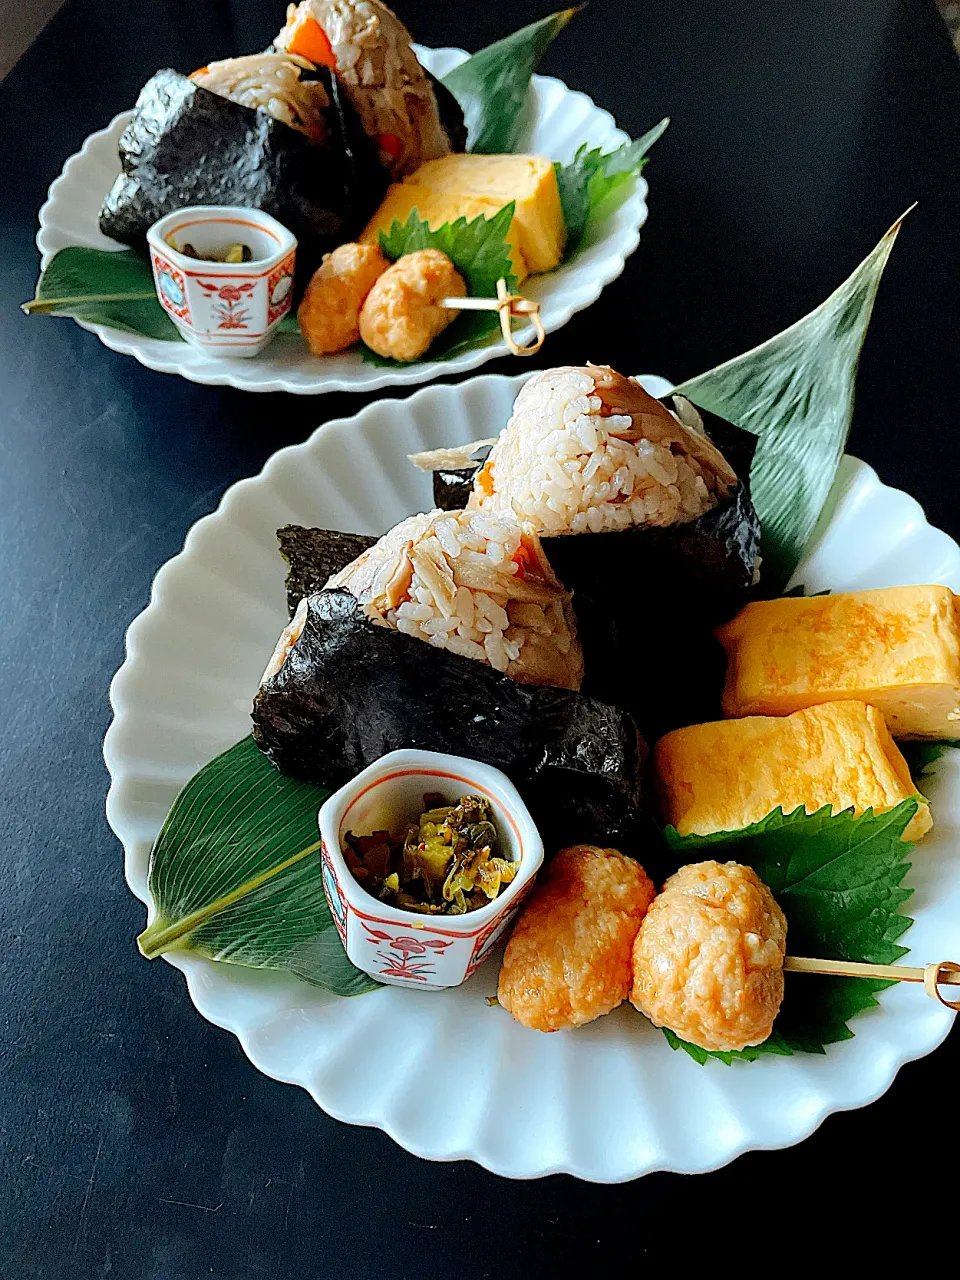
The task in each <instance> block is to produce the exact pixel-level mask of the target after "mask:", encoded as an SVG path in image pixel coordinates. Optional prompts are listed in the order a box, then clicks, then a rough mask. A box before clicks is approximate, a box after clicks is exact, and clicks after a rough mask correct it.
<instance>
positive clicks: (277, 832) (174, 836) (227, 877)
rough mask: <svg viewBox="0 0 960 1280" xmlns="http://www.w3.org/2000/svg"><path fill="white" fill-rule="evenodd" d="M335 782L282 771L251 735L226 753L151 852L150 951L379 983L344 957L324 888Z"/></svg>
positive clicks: (143, 944)
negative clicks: (322, 823) (326, 820)
mask: <svg viewBox="0 0 960 1280" xmlns="http://www.w3.org/2000/svg"><path fill="white" fill-rule="evenodd" d="M327 794H328V793H327V792H325V791H322V790H321V789H320V788H319V787H313V786H310V785H309V784H308V783H305V782H296V781H294V780H293V779H292V778H285V777H284V776H283V775H282V774H279V773H277V771H276V770H275V769H274V768H273V767H272V766H271V765H270V763H269V762H268V761H267V759H266V758H265V757H264V756H263V755H262V754H261V753H260V751H258V750H257V747H256V746H255V745H254V742H253V739H252V738H244V739H243V741H242V742H238V743H237V744H236V746H234V747H231V748H230V750H229V751H225V752H224V753H223V755H220V756H217V758H216V759H215V760H212V761H211V762H210V763H209V764H208V765H205V766H204V768H202V769H201V770H200V772H199V773H197V774H195V775H194V777H193V778H191V779H190V781H189V782H188V783H187V785H186V786H185V787H184V789H183V790H182V791H181V792H180V794H179V796H177V799H176V800H175V801H174V805H173V808H172V809H171V810H170V813H169V815H168V816H167V820H166V822H165V823H164V824H163V829H162V830H161V832H160V835H159V836H158V837H157V842H156V844H155V846H154V849H153V853H152V855H151V859H150V892H151V894H152V896H153V901H154V903H155V905H156V909H157V915H156V918H155V919H154V920H153V922H152V923H151V924H150V925H149V926H148V927H147V928H146V929H145V930H144V931H143V933H142V934H141V935H140V937H139V938H138V939H137V941H138V945H139V947H140V950H141V951H142V952H143V954H144V955H145V956H147V957H148V958H149V959H152V958H153V957H154V956H158V955H162V954H163V953H164V952H167V951H173V950H180V951H194V952H196V953H197V954H198V955H203V956H207V957H208V958H209V959H211V960H221V961H226V962H227V963H230V964H240V965H248V966H250V967H252V968H255V969H284V970H287V971H289V972H291V973H294V974H296V975H297V976H298V977H301V978H304V979H306V981H307V982H312V983H314V984H315V985H316V986H321V987H325V988H326V989H327V990H328V991H333V992H335V993H336V994H337V995H343V996H347V995H358V994H360V993H361V992H364V991H373V990H374V989H375V988H376V986H377V984H376V983H375V982H373V981H372V980H371V979H370V978H368V977H367V975H366V974H365V973H361V971H360V970H359V969H357V968H355V967H354V966H353V965H352V964H351V963H350V961H349V960H348V959H347V957H346V954H345V952H344V950H343V947H342V946H341V945H340V939H339V937H338V936H337V932H336V929H335V927H334V923H333V920H332V918H331V916H330V911H329V908H328V906H327V902H326V898H325V896H324V892H323V882H322V879H321V862H320V856H319V849H320V841H319V839H318V837H317V812H318V810H319V808H320V805H321V804H322V803H323V801H324V800H325V799H326V796H327Z"/></svg>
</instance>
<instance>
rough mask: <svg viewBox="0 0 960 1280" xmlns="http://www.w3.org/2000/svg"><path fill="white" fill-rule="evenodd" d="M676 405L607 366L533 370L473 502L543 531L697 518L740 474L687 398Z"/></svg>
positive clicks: (586, 529) (590, 530) (592, 529)
mask: <svg viewBox="0 0 960 1280" xmlns="http://www.w3.org/2000/svg"><path fill="white" fill-rule="evenodd" d="M678 404H679V406H680V407H679V408H678V413H677V414H676V415H674V414H672V413H670V411H669V410H667V409H666V408H665V407H664V406H663V405H661V404H660V403H659V401H657V400H654V399H653V398H652V397H651V396H649V395H648V394H647V393H646V392H645V391H644V390H643V388H642V387H641V386H640V385H639V384H638V383H635V382H632V381H631V380H630V379H627V378H623V377H621V375H620V374H618V373H615V372H614V371H613V370H612V369H608V368H606V367H605V366H599V365H588V366H586V367H585V368H582V369H581V368H573V367H567V368H560V369H548V370H546V371H545V372H543V373H540V374H537V375H535V376H534V377H533V378H531V379H530V381H529V382H527V383H526V384H525V385H524V386H523V387H522V389H521V391H520V394H519V395H518V396H517V399H516V403H515V404H514V409H513V415H512V417H511V419H510V421H509V423H508V424H507V426H506V428H505V430H504V431H503V432H502V433H501V435H500V438H499V440H498V441H497V443H496V444H495V445H494V446H493V449H492V450H491V453H490V456H489V458H488V460H487V462H486V464H485V465H484V467H483V468H482V470H481V472H480V475H479V476H478V480H477V485H476V487H475V489H474V493H473V496H472V497H471V499H470V506H471V507H472V508H474V509H476V510H479V511H483V512H490V513H496V514H498V515H501V516H505V517H506V516H509V517H512V518H513V519H516V520H520V521H522V522H527V523H529V524H531V525H532V526H533V527H534V528H535V529H536V530H537V532H538V533H541V534H564V533H601V532H604V531H607V530H615V529H627V528H630V527H631V526H636V525H669V524H679V523H682V522H685V521H688V520H695V519H696V518H697V517H698V516H701V515H703V514H704V513H705V512H706V511H709V510H710V509H711V508H712V507H715V506H716V505H717V503H718V502H719V501H720V500H721V499H722V498H724V497H726V495H727V494H728V493H729V491H730V489H731V487H732V486H733V484H735V483H736V476H735V475H734V473H733V472H732V471H731V469H730V467H729V466H728V465H727V463H726V461H725V460H724V459H723V457H722V455H721V454H720V453H719V452H718V450H716V449H715V448H714V446H713V445H712V444H711V443H710V441H709V440H708V439H707V437H706V435H705V434H704V432H703V424H702V422H700V418H699V415H698V414H697V412H696V410H695V409H694V408H693V406H692V405H690V404H689V402H687V401H682V402H681V401H679V398H678ZM698 424H699V425H698Z"/></svg>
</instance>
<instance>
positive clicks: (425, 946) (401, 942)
mask: <svg viewBox="0 0 960 1280" xmlns="http://www.w3.org/2000/svg"><path fill="white" fill-rule="evenodd" d="M363 927H364V929H366V931H367V935H368V937H369V938H370V939H371V941H373V942H385V943H389V950H390V951H392V952H393V953H394V954H393V955H387V954H384V952H383V951H378V952H377V959H378V960H380V961H382V962H383V966H384V967H383V968H381V969H380V973H381V974H382V975H383V976H384V977H387V978H410V979H412V980H413V981H414V982H426V980H427V974H428V973H433V965H432V964H429V963H426V964H424V963H422V962H418V963H414V961H413V957H414V956H425V955H427V954H428V951H430V950H432V951H434V952H437V951H443V950H444V949H445V948H446V947H451V946H453V941H452V939H446V938H411V937H408V936H406V935H404V936H402V937H399V938H391V936H390V934H389V933H384V932H383V931H382V930H381V929H371V928H370V926H369V925H368V924H367V923H366V922H364V924H363Z"/></svg>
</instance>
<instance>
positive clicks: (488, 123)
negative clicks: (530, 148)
mask: <svg viewBox="0 0 960 1280" xmlns="http://www.w3.org/2000/svg"><path fill="white" fill-rule="evenodd" d="M576 12H577V10H576V9H560V10H558V11H557V12H556V13H551V14H550V15H549V17H546V18H541V19H540V21H539V22H532V23H530V25H529V26H527V27H521V28H520V30H519V31H515V32H514V33H513V35H509V36H506V37H505V38H504V39H503V40H498V41H497V42H496V43H495V44H491V45H488V46H487V47H486V48H485V49H481V50H480V51H479V53H475V54H473V56H472V57H470V58H467V60H466V61H465V62H461V63H460V65H459V66H458V67H454V68H453V70H452V71H448V72H447V74H446V75H445V76H444V77H443V83H444V84H445V85H446V86H447V88H448V89H449V90H450V92H451V93H452V94H453V96H454V97H455V98H456V99H457V101H458V102H459V103H460V106H461V107H462V108H463V115H464V119H465V120H466V125H467V149H468V150H469V151H477V152H481V153H482V154H484V155H502V154H504V153H506V152H510V151H517V150H518V149H519V147H520V143H521V141H522V139H523V137H524V134H525V133H526V131H527V128H528V125H529V121H530V79H531V77H532V75H533V73H534V71H536V69H537V67H538V65H539V63H540V59H541V58H542V57H543V55H544V53H545V52H546V51H547V48H548V47H549V45H550V44H551V42H552V41H553V40H554V39H555V38H556V37H557V36H558V35H559V34H560V32H561V31H562V30H563V28H564V27H565V26H566V25H567V23H568V22H569V21H570V19H571V18H572V17H573V16H574V14H575V13H576Z"/></svg>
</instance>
